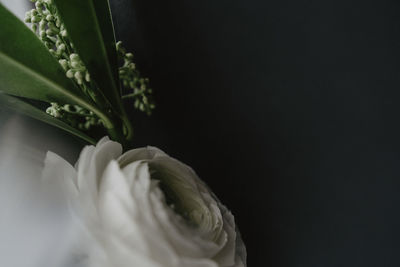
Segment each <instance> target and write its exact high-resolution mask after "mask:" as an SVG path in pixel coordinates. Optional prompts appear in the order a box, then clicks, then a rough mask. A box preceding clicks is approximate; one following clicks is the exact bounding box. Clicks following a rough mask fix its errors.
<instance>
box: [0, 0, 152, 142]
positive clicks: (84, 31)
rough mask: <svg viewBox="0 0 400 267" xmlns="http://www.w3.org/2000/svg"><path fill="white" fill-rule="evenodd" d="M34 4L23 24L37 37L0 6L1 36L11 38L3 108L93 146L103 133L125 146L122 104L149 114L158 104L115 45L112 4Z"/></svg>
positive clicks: (0, 62) (128, 133)
mask: <svg viewBox="0 0 400 267" xmlns="http://www.w3.org/2000/svg"><path fill="white" fill-rule="evenodd" d="M31 1H32V2H34V3H35V8H34V9H32V10H30V11H28V12H27V13H26V17H25V22H26V23H30V24H31V28H32V31H31V30H30V29H29V28H27V27H26V26H25V25H24V24H23V23H22V22H20V21H19V20H18V19H17V18H16V17H15V16H14V15H12V14H11V13H10V12H9V11H8V10H6V9H5V8H4V7H3V6H2V5H1V4H0V22H2V25H5V26H3V27H1V28H0V37H1V39H2V40H7V41H6V42H1V43H0V71H1V73H2V75H1V76H0V82H1V86H2V87H0V91H1V92H3V93H2V94H0V104H1V106H7V107H9V108H12V109H14V110H16V111H19V112H22V113H24V114H27V115H30V116H32V117H34V118H36V119H39V120H42V121H45V122H47V123H50V124H52V125H55V126H57V127H60V128H63V129H65V130H67V131H69V132H71V133H74V134H75V135H77V136H79V137H81V138H83V139H85V140H86V141H89V142H91V143H93V142H94V140H95V139H96V137H98V136H99V135H100V134H103V133H104V132H102V129H105V130H106V133H107V134H108V135H110V136H111V137H112V138H113V139H114V140H116V141H119V142H121V143H125V144H127V143H128V142H129V140H131V139H132V136H133V130H132V125H131V123H130V121H129V119H128V117H127V115H126V112H125V110H124V108H123V106H124V105H123V103H122V102H123V101H124V100H130V101H131V102H133V107H134V108H136V109H138V110H140V111H143V112H146V113H147V114H150V113H151V111H152V110H153V109H154V104H153V103H152V99H151V92H152V91H151V89H150V88H149V84H148V79H147V78H143V77H141V75H140V73H139V71H138V70H137V68H136V66H135V64H134V63H133V61H132V60H133V54H132V53H128V52H126V50H125V49H124V48H123V46H122V43H121V42H116V41H115V37H114V29H113V25H112V19H111V13H110V7H109V3H108V1H107V0H85V1H82V0H68V1H66V0H31ZM35 35H36V36H35ZM16 97H17V98H16ZM26 99H31V100H34V101H40V102H45V103H48V108H45V109H40V108H38V106H43V105H40V102H37V103H36V102H32V101H29V103H28V102H27V101H26ZM37 104H39V105H37ZM21 107H23V108H21ZM21 110H22V111H21Z"/></svg>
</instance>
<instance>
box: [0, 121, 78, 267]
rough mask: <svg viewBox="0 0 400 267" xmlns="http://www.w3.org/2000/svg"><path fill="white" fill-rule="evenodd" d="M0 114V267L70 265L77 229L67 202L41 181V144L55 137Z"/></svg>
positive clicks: (56, 190) (43, 147) (43, 144)
mask: <svg viewBox="0 0 400 267" xmlns="http://www.w3.org/2000/svg"><path fill="white" fill-rule="evenodd" d="M1 115H2V116H0V123H1V124H0V125H1V126H0V266H2V267H43V266H53V267H63V266H69V267H70V266H75V265H74V264H73V263H72V262H71V261H73V259H74V255H72V253H73V251H71V248H72V247H73V243H72V242H73V240H75V239H74V235H75V234H76V229H75V227H74V226H73V224H72V220H71V217H70V215H69V212H68V208H67V205H66V202H65V201H64V199H63V198H62V197H61V195H60V193H59V191H58V188H57V187H56V186H51V185H45V184H43V183H42V182H41V172H42V167H43V159H44V157H45V153H46V151H45V150H46V145H45V144H47V142H46V141H48V140H49V138H50V139H51V138H53V139H54V136H53V137H51V136H52V134H51V133H48V134H46V133H45V132H43V131H44V129H40V127H38V128H36V129H32V121H30V123H27V121H26V120H24V119H23V118H21V117H19V116H16V115H12V116H10V117H6V118H4V115H3V114H1ZM38 133H40V134H38ZM33 144H34V145H33ZM41 144H42V145H41ZM40 146H42V148H40Z"/></svg>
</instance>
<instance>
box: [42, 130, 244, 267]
mask: <svg viewBox="0 0 400 267" xmlns="http://www.w3.org/2000/svg"><path fill="white" fill-rule="evenodd" d="M121 154H122V147H121V145H120V144H118V143H116V142H113V141H110V140H109V139H108V138H103V139H102V140H100V141H99V143H98V144H97V146H96V147H94V146H87V147H85V148H84V149H83V151H82V152H81V155H80V158H79V160H78V162H77V164H76V167H75V168H74V167H72V166H71V165H70V164H69V163H68V162H66V161H65V160H64V159H62V158H60V157H59V156H58V155H56V154H54V153H51V152H48V154H47V157H46V160H45V168H44V172H43V176H44V178H45V179H53V180H54V179H56V178H59V179H61V180H62V181H63V183H64V184H65V185H66V187H67V188H68V195H69V196H70V198H71V200H72V204H73V205H72V206H73V207H74V209H75V211H76V213H77V214H79V218H80V219H81V220H82V222H83V225H84V226H85V228H86V229H87V230H88V232H89V233H90V235H91V237H92V241H91V243H90V246H88V248H89V249H88V250H89V251H88V261H89V265H90V266H93V267H133V266H137V267H147V266H148V267H239V266H246V249H245V246H244V244H243V242H242V240H241V238H240V236H239V234H238V232H237V229H236V227H235V222H234V218H233V216H232V214H231V213H230V212H229V211H228V210H227V209H226V207H225V206H223V205H222V204H221V203H220V202H219V201H218V200H217V198H216V197H215V196H214V195H213V193H212V192H211V191H210V190H209V189H208V188H207V186H206V185H205V184H204V183H203V182H202V181H201V180H200V179H199V178H198V177H197V175H196V174H195V172H194V171H193V170H192V169H191V168H190V167H188V166H187V165H185V164H183V163H181V162H179V161H177V160H175V159H173V158H171V157H169V156H168V155H167V154H165V153H164V152H162V151H161V150H159V149H157V148H154V147H147V148H139V149H134V150H130V151H128V152H126V153H124V154H123V155H121Z"/></svg>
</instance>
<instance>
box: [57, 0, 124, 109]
mask: <svg viewBox="0 0 400 267" xmlns="http://www.w3.org/2000/svg"><path fill="white" fill-rule="evenodd" d="M54 3H55V5H56V7H57V10H58V13H59V15H60V17H61V19H62V21H63V23H64V25H65V28H66V30H67V32H68V37H69V38H70V39H71V41H72V43H73V45H74V48H75V49H76V51H77V53H78V54H79V56H80V58H81V59H82V61H83V63H84V64H85V65H86V67H87V69H88V70H89V73H90V76H91V78H92V80H94V82H95V83H96V85H97V86H98V87H99V89H100V91H101V92H102V93H103V95H104V96H105V97H106V98H107V99H108V101H109V102H110V103H111V105H112V108H114V109H115V111H116V112H117V114H119V115H121V114H123V107H122V103H121V96H120V91H119V79H118V59H117V53H116V47H115V36H114V27H113V24H112V18H111V12H110V6H109V2H108V0H54Z"/></svg>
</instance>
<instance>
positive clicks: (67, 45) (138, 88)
mask: <svg viewBox="0 0 400 267" xmlns="http://www.w3.org/2000/svg"><path fill="white" fill-rule="evenodd" d="M30 1H31V2H34V3H35V8H34V9H32V10H30V11H28V12H27V13H26V15H25V22H26V23H31V25H32V30H33V31H34V32H35V33H36V34H37V36H38V37H39V38H40V39H41V40H42V42H43V43H44V45H45V46H46V47H47V48H48V50H49V52H50V53H51V54H52V55H53V56H54V57H55V58H56V59H57V60H58V62H59V63H60V65H61V66H62V68H63V69H64V70H65V75H66V76H67V77H68V78H69V79H71V80H72V81H73V82H74V83H75V84H76V85H77V86H78V87H79V88H80V89H81V90H82V92H83V93H85V94H86V95H88V96H89V97H90V98H92V99H93V100H94V101H95V102H96V96H97V94H96V93H95V92H96V91H97V90H98V89H97V87H96V85H95V83H93V82H91V79H90V74H89V72H88V70H87V68H86V66H85V64H84V63H83V62H82V60H81V59H80V57H79V55H78V54H77V53H76V52H75V49H74V46H73V44H72V42H71V41H70V39H69V38H68V33H67V31H66V29H65V26H64V24H63V23H62V21H61V19H60V17H59V16H58V13H57V8H56V6H55V4H54V3H53V0H30ZM116 48H117V53H118V56H119V57H120V59H121V61H122V62H123V66H122V67H120V68H119V78H120V81H121V83H122V85H123V88H124V89H126V90H129V91H130V93H128V94H126V95H123V96H122V98H123V99H125V98H132V99H133V100H134V107H135V108H136V109H138V110H141V111H143V112H146V113H147V114H151V111H152V110H153V109H154V107H155V106H154V104H153V102H152V99H151V93H152V90H151V88H149V80H148V79H147V78H143V77H141V76H140V73H139V71H138V70H137V69H136V66H135V64H134V63H133V55H132V53H127V52H126V51H125V49H124V48H123V47H122V43H121V42H118V43H117V45H116ZM46 112H47V113H48V114H49V115H51V116H53V117H55V118H58V119H61V120H63V121H65V122H66V123H68V124H70V125H71V126H73V127H76V128H79V129H81V130H89V129H90V128H91V127H93V126H98V125H100V124H101V121H100V119H99V118H98V117H97V116H96V115H95V114H93V112H92V111H89V110H86V109H83V108H81V107H79V106H76V105H63V106H62V105H59V104H57V103H51V106H50V107H48V108H47V110H46Z"/></svg>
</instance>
